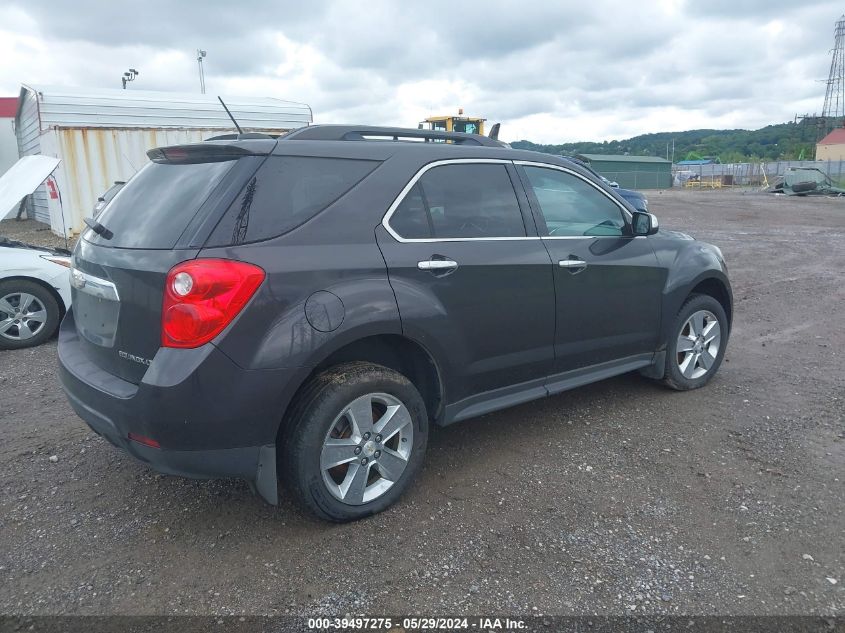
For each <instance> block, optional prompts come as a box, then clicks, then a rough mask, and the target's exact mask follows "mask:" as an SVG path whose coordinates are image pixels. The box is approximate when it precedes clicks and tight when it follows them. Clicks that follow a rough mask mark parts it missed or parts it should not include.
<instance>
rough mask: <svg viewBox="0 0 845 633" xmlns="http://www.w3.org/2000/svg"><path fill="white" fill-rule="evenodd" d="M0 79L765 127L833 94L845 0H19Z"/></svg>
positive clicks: (601, 134) (418, 115) (520, 126)
mask: <svg viewBox="0 0 845 633" xmlns="http://www.w3.org/2000/svg"><path fill="white" fill-rule="evenodd" d="M11 2H12V4H9V5H7V6H4V7H0V93H3V94H16V93H17V91H18V89H19V86H20V83H21V82H27V83H41V84H73V85H79V86H91V87H109V86H113V87H118V86H119V80H120V76H121V74H122V73H123V71H124V70H126V68H128V67H130V66H131V67H136V68H138V69H139V70H141V75H140V76H139V78H138V80H137V82H136V84H135V86H136V87H137V88H146V89H158V90H180V91H194V90H198V86H199V82H198V79H197V68H196V60H195V59H194V50H195V49H196V48H197V47H198V46H199V47H202V48H205V49H206V50H208V57H207V58H206V60H205V68H206V78H207V84H208V89H209V92H220V93H223V94H226V93H228V94H254V95H266V96H275V97H279V98H286V99H291V100H294V101H304V102H306V103H309V104H310V105H311V106H312V108H313V110H314V118H315V121H316V122H326V123H329V122H331V123H338V122H361V123H371V124H386V125H406V126H416V124H417V122H418V121H419V120H421V119H422V118H424V117H425V116H427V115H429V114H434V113H445V112H455V111H456V110H457V108H458V107H463V108H464V109H465V111H466V112H467V113H471V114H477V115H480V116H486V117H487V118H488V119H489V120H490V121H491V122H492V121H501V122H502V123H503V125H502V137H503V138H505V139H506V140H516V139H519V138H527V139H530V140H533V141H537V142H567V141H575V140H609V139H614V138H625V137H628V136H632V135H635V134H639V133H644V132H656V131H667V130H683V129H691V128H697V127H706V128H719V127H751V128H754V127H761V126H763V125H767V124H769V123H776V122H781V121H785V120H790V119H792V117H793V116H794V114H796V113H800V112H805V111H808V112H813V111H818V110H820V109H821V105H822V102H823V98H824V84H823V83H819V82H818V81H817V80H818V79H824V78H825V77H826V75H827V70H828V65H829V55H828V49H829V48H830V46H831V44H832V35H833V23H834V21H835V19H836V18H837V17H838V16H839V14H840V12H841V7H839V6H838V5H837V4H836V3H834V2H825V1H818V2H804V3H794V2H792V1H789V0H766V1H765V2H764V1H762V0H761V1H757V2H746V3H737V2H735V1H729V0H710V2H708V3H706V4H700V3H692V2H688V1H686V0H658V1H657V2H654V3H632V2H623V1H621V0H617V1H613V0H594V1H593V2H591V3H577V4H575V3H548V2H542V3H541V2H522V3H514V2H510V1H506V0H487V1H485V2H476V1H464V2H454V1H451V0H430V1H429V2H426V3H399V2H392V1H390V0H373V2H371V3H368V4H367V5H366V10H362V8H361V7H362V5H361V4H360V3H359V2H353V1H352V0H332V1H329V0H313V1H312V2H309V3H307V4H305V3H304V4H301V5H299V4H297V5H290V6H285V7H284V8H281V7H280V5H279V3H277V2H274V1H273V0H256V1H255V2H252V3H250V5H249V6H248V7H241V6H240V5H238V6H236V5H234V4H233V3H231V2H228V1H224V0H204V1H203V2H201V3H200V2H197V1H196V0H194V1H187V0H186V1H182V2H179V3H172V2H168V1H167V0H148V1H147V2H146V3H144V4H143V5H137V4H135V3H132V5H128V4H126V5H124V4H121V3H119V2H108V1H107V0H100V1H99V2H98V1H97V0H78V1H77V2H74V3H66V2H62V1H60V0H26V1H23V0H11Z"/></svg>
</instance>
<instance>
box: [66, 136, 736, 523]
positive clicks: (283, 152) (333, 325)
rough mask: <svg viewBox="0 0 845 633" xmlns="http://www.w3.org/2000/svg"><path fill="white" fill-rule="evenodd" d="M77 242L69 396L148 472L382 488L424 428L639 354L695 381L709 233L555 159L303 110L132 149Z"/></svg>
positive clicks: (342, 516) (621, 369) (396, 488)
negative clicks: (140, 153)
mask: <svg viewBox="0 0 845 633" xmlns="http://www.w3.org/2000/svg"><path fill="white" fill-rule="evenodd" d="M148 154H149V157H150V159H151V161H150V163H149V164H148V165H147V166H146V167H144V168H143V169H142V170H141V171H140V172H139V173H138V174H137V175H136V176H135V177H134V178H132V180H131V181H130V182H129V183H127V184H126V186H125V187H123V188H122V189H121V191H120V192H119V193H118V194H117V195H116V196H115V197H114V199H113V200H111V202H110V203H109V204H108V206H107V207H106V208H105V209H104V210H103V211H102V213H101V214H100V215H99V216H98V217H97V218H96V220H92V219H88V220H87V221H86V222H87V223H88V225H89V227H90V228H88V229H87V230H86V231H85V232H84V233H83V235H82V237H81V239H80V240H79V243H78V244H77V246H76V249H75V251H74V253H73V259H72V267H71V272H70V274H71V286H72V293H73V307H72V308H71V309H70V310H68V312H67V315H66V316H65V318H64V321H63V322H62V325H61V328H60V335H59V360H60V368H61V380H62V383H63V386H64V389H65V392H66V393H67V396H68V398H69V400H70V403H71V405H72V406H73V408H74V410H75V411H76V412H77V414H78V415H79V416H80V417H81V418H82V419H83V420H85V422H86V423H87V424H88V425H89V426H90V427H91V428H92V429H93V430H94V431H95V432H97V433H98V434H100V435H102V436H103V437H105V438H106V439H107V440H108V441H109V442H111V443H112V444H114V445H115V446H117V447H119V448H121V449H123V450H125V451H126V452H128V453H130V454H131V455H133V456H135V457H136V458H138V459H140V460H142V461H144V462H147V463H148V464H150V465H151V466H152V467H153V468H155V469H157V470H159V471H161V472H165V473H172V474H176V475H183V476H191V477H238V478H243V479H246V480H247V481H249V482H250V483H251V485H252V486H253V487H254V489H255V490H256V491H257V492H258V493H259V494H260V495H261V496H262V497H263V498H264V499H266V500H267V501H268V502H270V503H274V504H275V503H277V495H278V493H277V482H278V481H281V482H282V483H284V484H285V485H286V486H287V487H288V488H289V489H290V491H291V492H292V494H293V495H294V496H295V497H296V498H297V499H298V500H299V501H300V502H301V503H303V504H304V505H305V506H306V507H307V508H309V509H310V510H312V511H313V512H315V513H316V514H317V515H319V516H320V517H323V518H324V519H329V520H334V521H349V520H353V519H358V518H360V517H364V516H367V515H371V514H373V513H376V512H379V511H381V510H383V509H385V508H387V507H388V506H389V505H390V504H392V503H393V502H394V501H396V500H397V498H398V497H399V496H400V495H401V494H402V492H403V491H404V490H405V489H406V488H407V487H408V486H409V485H410V483H411V482H412V480H413V479H414V476H415V475H416V474H417V472H418V471H419V469H420V466H421V464H422V461H423V456H424V453H425V449H426V442H427V439H428V433H429V429H430V427H431V426H432V425H448V424H452V423H454V422H458V421H460V420H465V419H467V418H471V417H474V416H478V415H482V414H485V413H489V412H491V411H496V410H499V409H502V408H505V407H510V406H513V405H516V404H519V403H523V402H527V401H530V400H534V399H536V398H541V397H544V396H548V395H551V394H556V393H560V392H562V391H565V390H567V389H572V388H574V387H578V386H579V385H584V384H587V383H591V382H595V381H598V380H602V379H604V378H608V377H610V376H615V375H618V374H622V373H625V372H630V371H634V370H638V371H639V372H640V373H642V374H644V375H645V376H647V377H650V378H652V379H655V380H658V381H662V382H663V383H664V384H665V385H667V386H669V387H670V388H672V389H677V390H687V389H695V388H698V387H701V386H703V385H705V384H706V383H707V382H708V381H709V380H710V379H711V378H712V377H713V375H714V374H715V373H716V371H717V370H718V368H719V365H720V363H721V361H722V358H723V356H724V354H725V346H726V344H727V341H728V334H729V332H730V328H731V318H732V294H731V286H730V283H729V281H728V277H727V269H726V266H725V262H724V259H723V257H722V253H721V251H720V250H719V249H718V248H716V247H715V246H711V245H709V244H706V243H704V242H700V241H697V240H695V239H693V238H691V237H689V236H687V235H684V234H682V233H676V232H671V231H665V230H658V224H657V220H656V218H655V217H654V216H653V215H651V214H649V213H644V212H640V211H637V210H635V209H634V208H633V207H631V206H630V205H629V203H628V202H626V201H625V200H624V199H623V198H621V197H619V196H618V195H617V194H616V193H615V192H614V191H613V190H612V189H610V188H609V187H607V186H605V185H604V184H603V183H602V182H600V181H599V180H598V179H597V178H596V177H595V176H594V175H592V174H590V173H589V172H587V171H586V170H584V169H583V168H581V167H579V166H578V165H576V164H575V163H573V162H571V161H568V160H566V159H564V158H560V157H555V156H551V155H546V154H539V153H535V152H529V151H519V150H514V149H511V148H510V147H509V146H507V145H506V144H504V143H501V142H499V141H497V140H494V139H490V138H487V137H483V136H477V135H471V134H460V133H444V132H432V131H422V130H404V129H399V128H375V127H362V126H328V125H317V126H311V127H306V128H302V129H299V130H295V131H293V132H291V133H289V134H287V135H286V136H283V137H280V138H271V137H261V135H254V134H246V135H239V136H234V135H233V136H231V137H227V138H223V139H217V140H210V141H206V142H202V143H197V144H191V145H180V146H175V147H164V148H159V149H154V150H151V151H150V152H149V153H148Z"/></svg>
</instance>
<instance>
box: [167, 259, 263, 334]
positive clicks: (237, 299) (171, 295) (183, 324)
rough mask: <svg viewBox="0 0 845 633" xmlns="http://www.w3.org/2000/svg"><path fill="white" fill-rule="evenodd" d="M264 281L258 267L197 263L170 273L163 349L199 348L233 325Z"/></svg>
mask: <svg viewBox="0 0 845 633" xmlns="http://www.w3.org/2000/svg"><path fill="white" fill-rule="evenodd" d="M262 281H264V271H263V270H262V269H261V268H259V267H258V266H254V265H252V264H245V263H244V262H236V261H232V260H228V259H195V260H192V261H189V262H182V263H181V264H177V265H176V266H174V267H173V268H171V269H170V272H169V273H167V285H166V288H165V291H164V305H163V306H162V310H161V345H162V347H199V346H200V345H202V344H204V343H208V341H210V340H211V339H213V338H214V337H215V336H217V335H218V334H220V332H222V331H223V329H224V328H225V327H226V326H227V325H229V323H231V322H232V319H234V318H235V316H237V314H238V313H239V312H240V311H241V309H242V308H243V307H244V306H245V305H246V304H247V302H248V301H249V300H250V298H251V297H252V295H253V294H255V291H256V290H257V289H258V286H260V285H261V282H262Z"/></svg>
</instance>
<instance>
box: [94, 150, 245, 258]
mask: <svg viewBox="0 0 845 633" xmlns="http://www.w3.org/2000/svg"><path fill="white" fill-rule="evenodd" d="M235 162H237V161H234V160H230V161H223V162H213V163H191V164H182V165H179V164H167V163H149V164H148V165H147V166H146V167H144V168H143V169H141V171H139V172H138V173H137V174H136V175H135V177H134V178H132V180H130V181H129V182H128V183H127V184H126V185H125V186H124V187H123V188H122V189H121V190H120V191H119V193H118V195H116V196H115V197H114V199H113V200H112V201H111V203H110V204H109V205H108V206H107V207H106V208H105V210H104V211H103V213H102V214H101V215H100V216H98V217H97V221H98V222H99V223H100V224H102V225H103V226H105V227H106V228H107V229H108V230H109V231H111V232H112V233H113V237H112V238H111V239H109V240H105V239H103V238H102V237H100V236H99V235H97V234H96V233H94V231H91V230H88V231H86V232H85V239H86V240H87V241H89V242H93V243H95V244H102V245H103V246H112V247H116V248H150V249H169V248H173V246H174V245H175V244H176V241H177V240H178V239H179V236H180V235H182V232H183V231H184V230H185V228H186V227H187V226H188V224H189V223H190V221H191V220H192V219H193V218H194V216H195V215H196V214H197V211H199V209H200V207H201V206H202V204H203V203H204V202H205V201H206V199H207V198H208V197H209V195H210V194H211V192H212V191H214V188H215V187H217V185H219V184H220V181H221V180H223V178H224V177H225V176H226V174H227V173H228V172H229V170H230V169H232V166H233V165H234V164H235Z"/></svg>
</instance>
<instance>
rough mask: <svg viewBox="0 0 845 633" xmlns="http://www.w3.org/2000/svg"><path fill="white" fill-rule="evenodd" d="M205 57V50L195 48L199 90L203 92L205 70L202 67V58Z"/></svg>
mask: <svg viewBox="0 0 845 633" xmlns="http://www.w3.org/2000/svg"><path fill="white" fill-rule="evenodd" d="M204 57H205V51H204V50H202V49H201V48H198V49H197V66H199V71H200V92H202V93H203V94H205V70H204V69H203V67H202V60H203V58H204Z"/></svg>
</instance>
